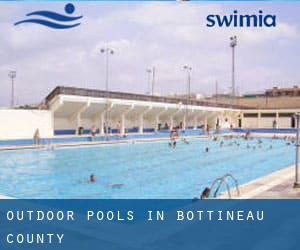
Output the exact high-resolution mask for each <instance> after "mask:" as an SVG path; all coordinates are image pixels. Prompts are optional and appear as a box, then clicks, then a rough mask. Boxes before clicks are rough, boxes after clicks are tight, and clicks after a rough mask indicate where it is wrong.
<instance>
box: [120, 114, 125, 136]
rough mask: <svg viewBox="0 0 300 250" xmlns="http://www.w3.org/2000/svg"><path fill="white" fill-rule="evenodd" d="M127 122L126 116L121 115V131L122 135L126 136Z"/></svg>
mask: <svg viewBox="0 0 300 250" xmlns="http://www.w3.org/2000/svg"><path fill="white" fill-rule="evenodd" d="M125 121H126V118H125V114H122V115H121V129H120V134H121V135H124V134H125Z"/></svg>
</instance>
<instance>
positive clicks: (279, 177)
mask: <svg viewBox="0 0 300 250" xmlns="http://www.w3.org/2000/svg"><path fill="white" fill-rule="evenodd" d="M294 180H295V166H290V167H288V168H285V169H282V170H279V171H276V172H274V173H272V174H269V175H266V176H263V177H261V178H258V179H256V180H253V181H251V182H249V183H246V184H244V185H241V186H240V193H241V195H240V197H234V198H238V199H239V198H240V199H300V188H297V189H295V188H293V185H294ZM231 193H232V194H233V195H234V194H235V193H236V190H235V189H232V192H231ZM219 198H221V199H224V198H228V196H227V194H223V195H221V196H220V197H219Z"/></svg>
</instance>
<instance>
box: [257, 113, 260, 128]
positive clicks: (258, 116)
mask: <svg viewBox="0 0 300 250" xmlns="http://www.w3.org/2000/svg"><path fill="white" fill-rule="evenodd" d="M260 120H261V113H260V112H258V114H257V128H260Z"/></svg>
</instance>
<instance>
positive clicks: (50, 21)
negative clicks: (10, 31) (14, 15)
mask: <svg viewBox="0 0 300 250" xmlns="http://www.w3.org/2000/svg"><path fill="white" fill-rule="evenodd" d="M74 11H75V6H74V5H73V4H71V3H68V4H66V6H65V13H66V15H63V14H59V13H56V12H52V11H47V10H41V11H35V12H31V13H29V14H27V15H26V16H27V17H33V18H30V19H25V20H22V21H19V22H16V23H15V25H20V24H24V23H34V24H39V25H43V26H47V27H49V28H53V29H70V28H74V27H77V26H79V25H80V23H73V24H69V23H70V22H74V21H76V20H79V19H81V18H82V16H71V15H72V14H73V13H74ZM40 17H43V18H46V19H40Z"/></svg>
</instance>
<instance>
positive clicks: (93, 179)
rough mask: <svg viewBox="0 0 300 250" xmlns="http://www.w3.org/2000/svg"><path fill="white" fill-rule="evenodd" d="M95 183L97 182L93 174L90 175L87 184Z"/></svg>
mask: <svg viewBox="0 0 300 250" xmlns="http://www.w3.org/2000/svg"><path fill="white" fill-rule="evenodd" d="M96 181H97V179H96V176H95V175H94V174H91V176H90V181H89V182H91V183H94V182H96Z"/></svg>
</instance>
